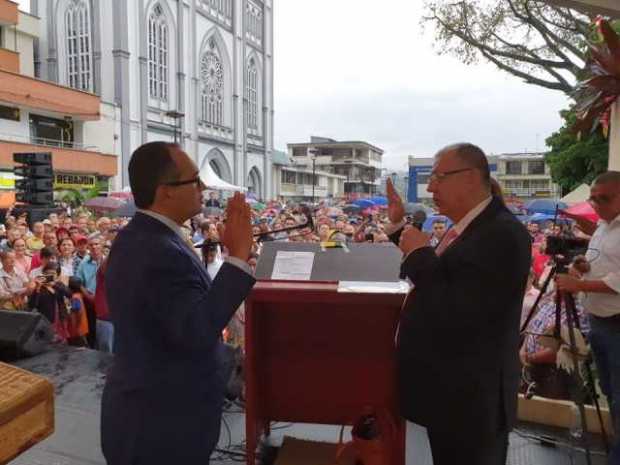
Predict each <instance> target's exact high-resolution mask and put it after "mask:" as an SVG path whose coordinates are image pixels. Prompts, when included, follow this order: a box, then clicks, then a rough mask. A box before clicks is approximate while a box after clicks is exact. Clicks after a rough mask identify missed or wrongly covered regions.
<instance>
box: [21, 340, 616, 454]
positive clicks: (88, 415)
mask: <svg viewBox="0 0 620 465" xmlns="http://www.w3.org/2000/svg"><path fill="white" fill-rule="evenodd" d="M110 361H111V356H109V355H107V354H102V353H100V352H96V351H92V350H87V349H74V348H67V347H59V348H57V349H55V350H53V351H50V352H48V353H46V354H42V355H39V356H37V357H33V358H30V359H27V360H22V361H20V362H18V363H17V365H19V366H21V367H23V368H25V369H28V370H31V371H33V372H35V373H39V374H41V375H44V376H47V377H49V378H50V379H52V381H53V382H54V384H55V386H56V432H55V433H54V434H53V435H52V436H51V437H50V438H48V439H46V440H45V441H43V442H42V443H40V444H38V445H36V446H35V447H34V448H32V449H31V450H29V451H27V452H26V453H24V454H22V455H21V456H20V457H18V458H17V459H15V460H14V461H12V462H11V465H88V464H92V465H104V464H105V461H104V458H103V456H102V454H101V448H100V441H99V408H100V407H99V404H100V401H101V392H102V389H103V384H104V381H105V375H104V373H105V372H106V369H107V367H108V366H109V364H110ZM229 410H230V411H229V412H227V413H226V414H225V415H224V422H223V424H222V433H221V437H220V444H219V447H220V448H222V449H225V450H228V451H232V452H233V454H232V455H231V454H224V453H216V454H215V456H214V457H213V460H212V461H211V463H212V464H213V465H233V464H238V463H239V460H243V456H242V455H239V454H242V453H243V441H244V437H245V434H244V433H245V430H244V428H245V426H244V415H243V412H242V410H241V409H239V407H237V406H232V407H231V408H230V409H229ZM339 431H340V429H339V427H337V426H325V425H306V424H294V425H293V424H280V423H278V424H276V425H274V428H273V433H272V436H271V438H270V443H272V444H273V445H274V446H278V445H279V444H280V443H281V441H282V438H283V436H284V435H289V436H294V437H298V438H304V439H311V440H317V441H328V442H337V440H338V433H339ZM539 434H547V435H551V437H554V438H555V439H556V440H559V441H561V442H566V441H567V439H568V438H567V437H566V435H565V433H564V432H562V431H551V430H540V429H538V428H535V427H532V426H531V425H523V426H522V427H521V428H520V429H519V430H518V432H516V433H513V434H512V435H511V438H510V450H509V459H508V464H509V465H564V464H575V465H581V464H586V461H585V459H584V457H583V454H580V453H577V452H572V451H571V450H570V449H569V448H567V447H564V446H556V447H549V446H543V445H541V443H540V441H539V440H538V439H537V438H532V437H531V436H534V435H539ZM526 436H527V437H526ZM235 459H236V460H235ZM592 463H593V464H594V465H603V464H604V463H605V460H604V457H602V456H601V455H595V456H594V457H593V462H592ZM431 464H432V460H431V457H430V450H429V447H428V441H427V438H426V433H425V431H424V429H423V428H420V427H417V426H415V425H411V427H410V428H409V429H408V432H407V465H431Z"/></svg>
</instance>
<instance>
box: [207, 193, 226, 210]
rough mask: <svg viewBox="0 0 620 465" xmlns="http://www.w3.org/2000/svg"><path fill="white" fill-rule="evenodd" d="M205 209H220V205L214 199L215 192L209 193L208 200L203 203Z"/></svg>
mask: <svg viewBox="0 0 620 465" xmlns="http://www.w3.org/2000/svg"><path fill="white" fill-rule="evenodd" d="M205 206H206V207H213V208H222V204H221V203H220V201H219V200H218V199H217V198H216V197H215V192H209V200H207V201H206V202H205Z"/></svg>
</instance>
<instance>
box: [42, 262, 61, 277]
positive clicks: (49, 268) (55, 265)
mask: <svg viewBox="0 0 620 465" xmlns="http://www.w3.org/2000/svg"><path fill="white" fill-rule="evenodd" d="M46 271H55V272H56V273H57V274H60V265H59V264H58V263H56V262H53V263H52V262H50V263H48V264H47V265H45V266H44V267H43V269H42V270H41V272H42V273H45V272H46Z"/></svg>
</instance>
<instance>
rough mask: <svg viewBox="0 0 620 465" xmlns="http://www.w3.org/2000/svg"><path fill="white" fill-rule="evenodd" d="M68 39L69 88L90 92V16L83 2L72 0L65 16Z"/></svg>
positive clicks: (81, 0)
mask: <svg viewBox="0 0 620 465" xmlns="http://www.w3.org/2000/svg"><path fill="white" fill-rule="evenodd" d="M65 24H66V33H67V34H66V37H67V76H68V79H67V82H68V83H69V87H73V88H74V89H80V90H90V89H91V81H92V57H91V52H90V51H91V45H90V15H89V11H88V5H87V4H86V2H85V1H83V0H71V1H70V2H69V7H68V8H67V12H66V14H65Z"/></svg>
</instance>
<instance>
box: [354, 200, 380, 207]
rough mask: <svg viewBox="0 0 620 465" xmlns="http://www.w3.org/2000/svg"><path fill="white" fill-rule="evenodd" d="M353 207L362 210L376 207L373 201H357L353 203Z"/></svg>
mask: <svg viewBox="0 0 620 465" xmlns="http://www.w3.org/2000/svg"><path fill="white" fill-rule="evenodd" d="M351 203H352V204H353V205H357V206H358V207H360V208H370V207H374V206H375V203H374V202H373V201H372V200H369V199H357V200H355V201H353V202H351Z"/></svg>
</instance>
